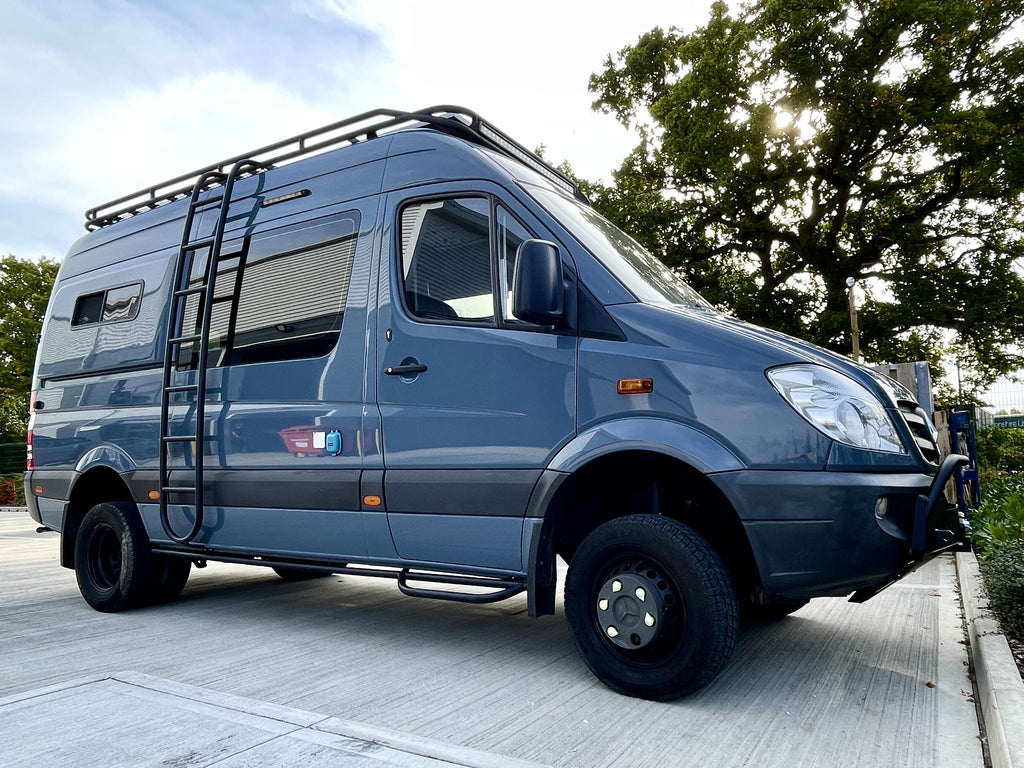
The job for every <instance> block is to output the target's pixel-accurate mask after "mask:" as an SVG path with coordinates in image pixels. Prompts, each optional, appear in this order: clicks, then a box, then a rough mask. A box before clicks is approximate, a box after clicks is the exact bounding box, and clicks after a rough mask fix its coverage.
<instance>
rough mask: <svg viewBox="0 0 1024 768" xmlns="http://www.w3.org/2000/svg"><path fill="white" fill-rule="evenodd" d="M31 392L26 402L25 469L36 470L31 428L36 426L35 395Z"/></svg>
mask: <svg viewBox="0 0 1024 768" xmlns="http://www.w3.org/2000/svg"><path fill="white" fill-rule="evenodd" d="M37 394H38V393H37V392H36V391H35V390H33V391H32V394H31V395H30V396H29V400H28V434H26V435H25V468H26V469H35V468H36V457H35V456H34V455H33V453H32V428H33V427H35V424H36V395H37Z"/></svg>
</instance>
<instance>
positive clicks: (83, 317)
mask: <svg viewBox="0 0 1024 768" xmlns="http://www.w3.org/2000/svg"><path fill="white" fill-rule="evenodd" d="M141 300H142V283H132V284H131V285H123V286H120V287H117V288H108V289H107V290H105V291H98V292H96V293H89V294H86V295H84V296H79V297H78V299H77V300H76V301H75V311H74V314H73V315H72V316H71V325H72V327H76V328H77V327H79V326H82V325H95V324H96V323H113V322H117V321H118V320H134V319H135V317H136V316H137V315H138V314H139V303H140V302H141Z"/></svg>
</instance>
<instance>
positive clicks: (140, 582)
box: [75, 502, 154, 613]
mask: <svg viewBox="0 0 1024 768" xmlns="http://www.w3.org/2000/svg"><path fill="white" fill-rule="evenodd" d="M153 569H154V566H153V556H152V555H151V554H150V551H149V539H148V538H147V537H146V531H145V529H144V528H143V526H142V522H141V521H140V520H139V516H138V513H137V512H136V509H135V505H134V504H129V503H126V502H111V503H104V504H97V505H96V506H95V507H93V508H92V509H90V510H89V511H88V512H86V513H85V517H84V518H82V524H81V526H80V527H79V529H78V535H77V536H76V537H75V576H76V577H77V579H78V588H79V590H80V591H81V593H82V597H84V598H85V600H86V602H87V603H89V605H91V606H92V607H93V608H95V609H96V610H97V611H103V612H105V613H113V612H117V611H124V610H127V609H129V608H135V607H138V606H140V605H143V604H144V603H146V602H148V601H149V599H150V596H151V594H152V590H153V580H154V570H153Z"/></svg>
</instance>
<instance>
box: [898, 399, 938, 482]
mask: <svg viewBox="0 0 1024 768" xmlns="http://www.w3.org/2000/svg"><path fill="white" fill-rule="evenodd" d="M898 405H899V407H900V413H901V414H902V416H903V421H905V422H906V424H907V427H909V428H910V434H912V435H913V436H914V442H915V443H917V447H918V448H919V449H920V451H921V453H922V454H924V457H925V459H927V460H928V462H929V463H931V464H934V465H936V466H938V464H939V462H940V460H941V459H942V454H941V453H939V446H938V445H937V444H936V442H935V439H934V438H933V437H932V430H931V428H930V424H931V422H930V421H929V420H928V416H927V414H926V413H925V412H924V410H923V409H922V408H921V407H920V406H919V405H918V404H917V403H911V402H909V401H906V400H900V401H899V403H898Z"/></svg>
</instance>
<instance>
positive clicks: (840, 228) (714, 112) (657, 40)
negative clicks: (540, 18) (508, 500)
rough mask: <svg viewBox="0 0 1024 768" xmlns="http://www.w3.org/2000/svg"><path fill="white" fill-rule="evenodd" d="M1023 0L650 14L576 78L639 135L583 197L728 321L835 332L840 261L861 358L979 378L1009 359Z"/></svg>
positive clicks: (837, 340)
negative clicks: (678, 24)
mask: <svg viewBox="0 0 1024 768" xmlns="http://www.w3.org/2000/svg"><path fill="white" fill-rule="evenodd" d="M1022 8H1024V1H1022V0H1001V1H1000V2H980V1H979V0H871V1H869V0H760V1H759V2H751V3H750V4H747V5H744V6H742V7H740V8H739V9H738V10H737V12H736V13H735V14H733V13H732V12H730V10H729V8H728V7H727V6H726V4H725V3H723V2H716V3H715V4H714V5H713V6H712V9H711V14H710V18H709V21H708V22H707V24H706V26H704V27H701V28H699V29H697V30H696V31H694V32H691V33H686V32H683V31H681V30H678V29H674V28H673V29H669V30H668V31H664V30H662V29H660V28H658V29H654V30H652V31H651V32H649V33H647V34H645V35H643V36H642V37H641V38H640V39H639V40H638V42H637V43H636V44H635V45H631V46H628V47H626V48H624V49H622V51H620V52H619V53H618V54H617V55H616V56H614V57H609V58H608V59H607V60H606V61H605V65H604V69H603V71H601V72H599V73H597V74H595V75H593V76H592V78H591V81H590V87H591V91H592V92H594V93H595V94H596V96H597V100H596V101H595V102H594V107H595V109H600V110H603V111H606V112H608V113H610V114H612V115H614V116H615V117H617V118H618V120H620V121H621V122H622V123H623V124H624V125H626V126H627V127H630V128H632V129H634V130H636V131H637V132H638V134H639V136H640V139H641V140H640V143H639V146H637V148H636V149H635V150H634V151H633V153H632V154H631V155H630V156H629V157H628V158H626V160H625V161H624V163H623V164H622V166H621V168H620V169H619V171H618V172H617V173H616V176H615V183H614V185H613V186H611V187H604V186H601V185H589V186H588V191H589V193H590V195H591V199H592V200H593V201H594V203H595V205H596V206H597V207H598V208H599V209H600V210H602V211H603V212H604V213H605V214H606V215H608V216H609V217H610V218H612V219H613V220H615V221H616V223H618V224H619V225H620V226H622V227H623V228H624V229H626V230H627V231H629V232H631V233H632V234H634V236H636V237H637V238H638V239H640V240H641V241H642V242H643V243H644V244H645V245H647V246H648V247H649V248H650V249H651V250H652V251H653V252H655V253H656V254H659V255H660V256H661V258H662V259H664V261H665V262H666V263H667V264H668V265H669V266H671V267H674V268H677V269H679V270H680V271H681V272H682V273H683V274H684V275H685V277H686V278H687V279H688V280H689V281H690V282H691V283H693V284H694V285H695V287H697V288H698V289H699V290H700V291H701V292H702V293H704V295H705V296H706V297H707V298H709V299H710V300H711V301H713V302H714V303H716V304H719V305H722V306H727V307H729V308H730V309H731V310H732V311H733V312H734V313H735V314H737V315H738V316H740V317H742V318H744V319H748V320H751V321H753V322H756V323H759V324H762V325H767V326H770V327H774V328H777V329H779V330H782V331H786V332H788V333H791V334H794V335H797V336H801V337H803V338H807V339H810V340H813V341H815V342H817V343H819V344H821V345H823V346H826V347H829V348H831V349H835V350H838V351H843V352H849V350H850V338H849V333H850V330H849V329H850V322H849V305H848V299H847V289H846V280H847V278H850V277H852V278H854V279H856V280H857V281H858V285H860V286H861V288H860V289H859V290H860V291H861V292H862V293H861V294H860V296H861V301H862V302H863V304H862V306H861V307H860V329H861V346H862V350H863V351H864V355H865V357H866V359H868V360H876V361H883V360H884V361H888V362H900V361H905V360H915V359H916V360H920V359H927V360H929V361H930V362H932V363H933V364H934V365H935V366H936V367H939V366H940V361H941V359H942V358H943V356H944V355H946V356H948V355H950V354H955V355H956V356H957V359H959V360H960V362H961V364H962V366H963V368H964V369H965V370H971V371H973V373H974V376H975V380H974V381H972V382H968V384H969V386H970V385H973V386H975V387H977V386H980V385H982V384H984V383H987V382H989V381H991V380H992V379H994V378H995V377H996V376H997V375H998V374H999V373H1000V372H1005V371H1008V370H1013V369H1015V368H1018V367H1021V365H1022V363H1024V360H1022V358H1021V357H1020V356H1019V354H1017V353H1016V352H1015V351H1014V350H1013V348H1012V346H1010V345H1011V344H1012V343H1014V342H1017V341H1019V340H1020V339H1021V338H1022V336H1024V280H1022V278H1021V275H1020V274H1019V271H1018V269H1016V268H1015V266H1014V260H1015V259H1016V260H1019V259H1021V257H1022V256H1024V244H1022V242H1021V238H1022V233H1021V224H1022V207H1021V203H1022V199H1024V106H1022V105H1024V44H1022V43H1021V42H1020V39H1019V38H1020V35H1019V32H1020V28H1019V24H1020V22H1021V18H1022ZM1020 264H1021V262H1020V261H1018V267H1019V266H1020ZM863 291H867V295H866V296H865V294H864V293H863ZM953 350H955V353H954V351H953ZM939 370H940V371H941V367H939Z"/></svg>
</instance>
